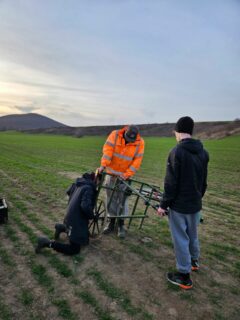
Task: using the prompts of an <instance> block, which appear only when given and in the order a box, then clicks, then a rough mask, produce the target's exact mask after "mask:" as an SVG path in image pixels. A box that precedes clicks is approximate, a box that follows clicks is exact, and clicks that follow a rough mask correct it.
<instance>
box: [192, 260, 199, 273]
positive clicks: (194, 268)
mask: <svg viewBox="0 0 240 320" xmlns="http://www.w3.org/2000/svg"><path fill="white" fill-rule="evenodd" d="M191 263H192V271H198V270H199V263H198V260H197V259H192V260H191Z"/></svg>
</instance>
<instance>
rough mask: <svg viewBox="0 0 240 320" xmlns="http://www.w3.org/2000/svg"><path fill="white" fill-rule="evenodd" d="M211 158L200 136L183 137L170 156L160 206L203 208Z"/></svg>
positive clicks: (188, 209) (192, 210) (189, 210)
mask: <svg viewBox="0 0 240 320" xmlns="http://www.w3.org/2000/svg"><path fill="white" fill-rule="evenodd" d="M208 161H209V156H208V153H207V151H206V150H204V149H203V145H202V143H201V142H200V141H199V140H195V139H192V138H187V139H183V140H181V141H180V142H179V144H178V145H177V146H176V147H175V148H173V149H172V151H171V152H170V154H169V156H168V162H167V170H166V176H165V181H164V194H163V200H162V201H161V203H160V206H161V208H163V209H167V208H168V207H169V208H171V209H173V210H175V211H177V212H180V213H190V214H191V213H196V212H198V211H199V210H201V209H202V197H203V195H204V193H205V191H206V188H207V166H208Z"/></svg>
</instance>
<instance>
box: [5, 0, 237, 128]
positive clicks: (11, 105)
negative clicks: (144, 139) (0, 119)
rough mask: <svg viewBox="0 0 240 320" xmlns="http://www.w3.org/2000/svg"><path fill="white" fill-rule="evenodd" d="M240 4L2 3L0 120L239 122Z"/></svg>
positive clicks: (205, 0)
mask: <svg viewBox="0 0 240 320" xmlns="http://www.w3.org/2000/svg"><path fill="white" fill-rule="evenodd" d="M239 111H240V1H239V0H202V1H195V0H181V1H179V0H145V1H143V0H90V1H89V0H86V1H83V0H68V1H66V0H42V1H39V0H0V116H4V115H8V114H23V113H28V112H34V113H39V114H41V115H44V116H47V117H50V118H52V119H54V120H56V121H59V122H62V123H64V124H67V125H70V126H91V125H110V124H114V125H117V124H130V123H135V124H143V123H165V122H175V121H176V120H177V119H178V118H179V117H181V116H185V115H189V116H191V117H193V119H194V120H195V121H215V120H234V119H236V118H239V117H240V112H239Z"/></svg>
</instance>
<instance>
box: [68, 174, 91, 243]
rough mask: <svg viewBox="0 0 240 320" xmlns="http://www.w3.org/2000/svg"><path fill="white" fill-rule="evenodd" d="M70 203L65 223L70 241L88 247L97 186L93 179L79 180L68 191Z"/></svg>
mask: <svg viewBox="0 0 240 320" xmlns="http://www.w3.org/2000/svg"><path fill="white" fill-rule="evenodd" d="M67 194H68V195H69V203H68V208H67V213H66V216H65V218H64V223H65V224H66V226H67V227H68V229H69V234H68V235H69V239H70V241H72V242H74V243H77V244H80V245H86V244H88V242H89V234H88V222H89V219H93V209H94V205H95V198H96V186H95V184H94V182H93V181H92V180H91V179H86V178H78V179H77V180H76V182H75V183H73V184H72V185H71V186H70V188H69V189H68V190H67Z"/></svg>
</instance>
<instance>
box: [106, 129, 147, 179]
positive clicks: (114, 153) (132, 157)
mask: <svg viewBox="0 0 240 320" xmlns="http://www.w3.org/2000/svg"><path fill="white" fill-rule="evenodd" d="M126 129H127V127H124V128H122V129H120V130H114V131H112V132H111V133H110V135H109V136H108V138H107V141H106V142H105V144H104V146H103V156H102V159H101V166H102V167H105V168H106V172H107V173H111V174H114V175H122V176H123V177H124V178H125V179H128V178H130V177H132V176H133V175H134V174H135V173H136V171H137V170H138V169H139V168H140V165H141V162H142V158H143V153H144V141H143V139H142V138H141V137H140V135H139V134H138V135H137V139H136V141H134V142H129V143H127V144H126V142H125V139H124V132H125V131H126Z"/></svg>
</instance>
